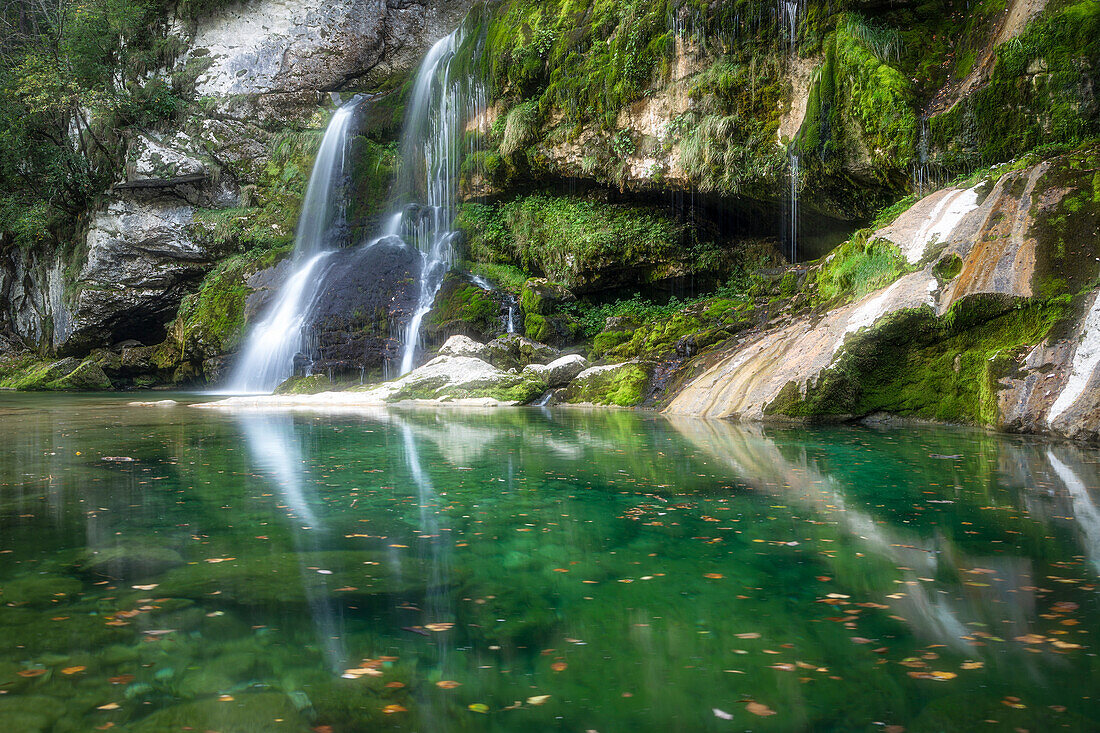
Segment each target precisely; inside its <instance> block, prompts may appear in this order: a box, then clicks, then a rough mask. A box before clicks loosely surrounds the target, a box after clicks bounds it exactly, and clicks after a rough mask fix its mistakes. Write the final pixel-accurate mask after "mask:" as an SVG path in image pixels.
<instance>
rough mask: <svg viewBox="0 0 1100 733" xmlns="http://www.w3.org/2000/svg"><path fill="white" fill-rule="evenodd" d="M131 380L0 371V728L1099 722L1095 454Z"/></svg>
mask: <svg viewBox="0 0 1100 733" xmlns="http://www.w3.org/2000/svg"><path fill="white" fill-rule="evenodd" d="M169 396H171V395H169ZM174 397H175V399H178V400H180V401H182V402H186V401H192V402H193V401H196V398H195V397H194V396H179V395H175V396H174ZM130 399H133V397H120V396H95V395H91V396H66V395H48V394H46V395H44V394H35V395H20V394H3V395H0V434H2V436H3V440H2V441H0V731H20V732H25V731H26V732H34V731H43V732H45V731H49V732H50V733H58V732H69V731H90V730H116V731H141V732H143V733H151V732H157V733H160V732H162V731H163V732H173V733H174V732H176V731H188V730H192V731H218V732H219V733H237V732H240V731H249V732H252V731H256V732H260V731H263V732H266V731H303V732H308V731H315V732H317V733H345V732H350V731H385V730H394V731H424V732H426V733H434V732H443V731H543V730H545V731H556V730H561V731H577V732H581V731H599V732H600V733H615V732H616V731H743V730H759V731H809V730H813V731H833V730H835V731H888V732H889V733H898V732H899V731H902V730H908V731H944V730H957V731H984V730H989V731H1002V730H1003V731H1016V730H1028V731H1036V732H1037V731H1050V730H1081V731H1084V730H1096V729H1097V728H1098V727H1100V684H1098V682H1100V669H1098V658H1097V656H1096V646H1095V640H1096V638H1097V634H1098V633H1100V606H1098V603H1097V582H1098V579H1097V571H1098V568H1100V511H1098V509H1097V506H1098V503H1100V453H1097V452H1094V451H1091V450H1086V449H1082V448H1079V447H1076V446H1073V445H1068V444H1063V443H1050V442H1046V441H1039V440H1035V439H1025V438H1016V437H1006V436H994V435H988V434H985V433H982V432H977V431H969V430H955V429H946V428H923V427H921V428H888V429H887V428H882V429H872V428H866V427H843V428H840V427H837V428H806V429H779V428H770V427H769V428H761V427H757V426H739V425H734V424H726V423H722V422H708V421H700V420H694V419H669V418H666V417H662V416H657V415H649V414H644V413H636V412H627V411H585V410H577V409H569V410H553V411H544V410H539V409H534V408H531V409H528V408H518V409H497V410H490V411H470V410H459V409H436V410H431V411H429V410H414V409H408V410H402V409H389V410H378V411H377V412H370V413H364V412H358V413H355V414H351V413H345V414H341V413H325V414H318V413H309V412H263V411H240V412H219V411H212V410H196V409H191V408H189V407H186V406H182V405H181V406H178V407H170V408H152V407H131V406H128V405H127V402H128V400H130Z"/></svg>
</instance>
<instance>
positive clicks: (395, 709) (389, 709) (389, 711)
mask: <svg viewBox="0 0 1100 733" xmlns="http://www.w3.org/2000/svg"><path fill="white" fill-rule="evenodd" d="M382 712H383V713H385V714H386V715H393V714H394V713H403V712H406V708H403V707H401V706H400V705H387V706H386V707H384V708H382Z"/></svg>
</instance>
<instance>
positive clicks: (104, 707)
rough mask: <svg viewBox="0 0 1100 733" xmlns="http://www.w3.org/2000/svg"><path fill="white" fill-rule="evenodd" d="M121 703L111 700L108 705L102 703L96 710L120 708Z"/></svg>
mask: <svg viewBox="0 0 1100 733" xmlns="http://www.w3.org/2000/svg"><path fill="white" fill-rule="evenodd" d="M118 708H119V705H118V703H117V702H109V703H107V704H106V705H100V706H99V707H98V708H96V710H118Z"/></svg>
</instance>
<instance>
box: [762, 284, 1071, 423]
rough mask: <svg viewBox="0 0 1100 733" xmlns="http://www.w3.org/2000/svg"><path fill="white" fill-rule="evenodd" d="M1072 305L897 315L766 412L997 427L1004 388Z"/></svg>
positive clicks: (1003, 304) (982, 304)
mask: <svg viewBox="0 0 1100 733" xmlns="http://www.w3.org/2000/svg"><path fill="white" fill-rule="evenodd" d="M1072 313H1073V308H1072V305H1071V301H1070V300H1069V298H1060V299H1054V300H1049V301H1042V300H1024V299H1015V300H1013V299H1006V298H1004V297H1000V296H976V297H971V298H967V299H964V300H963V301H960V302H959V303H956V304H955V306H953V307H952V308H951V310H949V311H948V313H947V314H945V315H944V317H943V318H936V317H935V316H934V315H933V314H932V312H931V310H930V309H927V308H920V309H914V310H909V311H901V312H897V313H893V314H891V315H889V316H887V317H885V318H884V319H882V321H880V323H879V324H876V326H875V327H874V328H872V329H869V330H866V331H862V332H860V333H859V334H856V335H854V336H849V338H848V341H847V342H846V344H845V347H844V351H843V353H842V355H841V357H840V358H839V359H838V361H837V362H836V364H835V365H834V366H833V367H831V368H830V369H829V370H828V371H826V372H825V373H823V374H822V375H821V376H820V377H819V378H818V379H817V380H816V381H815V382H814V383H812V384H810V385H807V386H806V387H805V389H804V391H803V390H802V389H801V388H800V387H799V386H798V385H795V384H793V383H792V384H790V385H788V386H787V387H786V388H785V389H784V390H783V392H782V393H781V394H780V395H779V397H778V398H777V399H776V400H775V401H774V402H772V403H771V404H769V405H768V406H767V407H766V408H765V413H766V414H769V415H784V416H789V417H815V416H830V415H832V416H849V415H856V416H859V415H867V414H870V413H873V412H878V411H885V412H890V413H892V414H897V415H904V416H910V417H918V418H926V419H933V420H938V421H941V422H953V423H966V424H974V425H989V426H998V425H999V424H1000V415H999V411H998V407H997V392H998V391H999V389H1000V388H1001V387H1000V384H999V380H1001V379H1002V378H1004V377H1007V376H1010V375H1011V374H1013V373H1014V372H1015V370H1016V365H1017V363H1018V361H1017V360H1018V358H1019V357H1021V356H1022V355H1023V354H1026V353H1027V351H1029V350H1030V349H1031V348H1032V347H1033V346H1034V345H1035V344H1037V343H1039V342H1040V341H1042V340H1043V339H1044V338H1046V337H1047V335H1048V334H1049V333H1050V331H1051V329H1052V328H1053V327H1054V326H1055V324H1057V323H1058V322H1059V321H1060V320H1061V319H1064V318H1066V317H1069V316H1071V315H1072Z"/></svg>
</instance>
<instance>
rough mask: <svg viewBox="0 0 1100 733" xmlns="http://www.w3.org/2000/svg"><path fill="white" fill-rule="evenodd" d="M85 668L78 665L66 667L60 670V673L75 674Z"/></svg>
mask: <svg viewBox="0 0 1100 733" xmlns="http://www.w3.org/2000/svg"><path fill="white" fill-rule="evenodd" d="M85 669H87V667H81V666H80V665H77V666H76V667H66V668H65V669H63V670H61V674H77V673H78V672H83V671H84V670H85Z"/></svg>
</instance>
